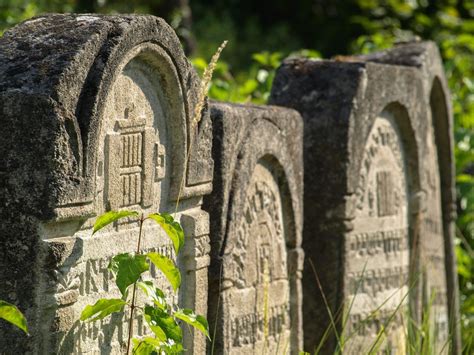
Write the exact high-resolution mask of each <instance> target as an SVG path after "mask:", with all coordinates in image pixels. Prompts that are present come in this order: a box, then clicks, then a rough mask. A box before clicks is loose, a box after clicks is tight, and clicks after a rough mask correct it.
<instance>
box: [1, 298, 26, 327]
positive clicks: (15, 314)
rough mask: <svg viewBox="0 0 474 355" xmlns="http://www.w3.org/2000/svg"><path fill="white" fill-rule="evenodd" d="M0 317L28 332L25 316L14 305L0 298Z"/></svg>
mask: <svg viewBox="0 0 474 355" xmlns="http://www.w3.org/2000/svg"><path fill="white" fill-rule="evenodd" d="M0 318H3V319H5V320H6V321H7V322H10V323H11V324H13V325H15V326H17V327H18V328H20V329H21V330H23V331H24V332H25V333H26V334H28V326H27V324H26V318H25V316H24V315H23V313H21V312H20V310H19V309H18V308H16V306H14V305H12V304H10V303H8V302H5V301H1V300H0Z"/></svg>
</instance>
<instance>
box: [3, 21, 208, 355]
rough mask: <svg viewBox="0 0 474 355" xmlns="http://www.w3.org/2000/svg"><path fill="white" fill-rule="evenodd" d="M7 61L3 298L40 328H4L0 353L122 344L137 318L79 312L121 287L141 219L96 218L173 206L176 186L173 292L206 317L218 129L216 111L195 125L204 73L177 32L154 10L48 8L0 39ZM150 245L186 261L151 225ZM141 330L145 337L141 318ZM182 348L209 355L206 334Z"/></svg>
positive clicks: (146, 244)
mask: <svg viewBox="0 0 474 355" xmlns="http://www.w3.org/2000/svg"><path fill="white" fill-rule="evenodd" d="M0 68H1V69H0V123H1V126H2V137H1V139H0V186H1V189H0V219H1V220H2V223H0V235H1V238H0V251H1V254H0V270H2V272H1V274H0V284H1V285H2V287H1V288H0V299H4V300H8V301H10V302H12V303H14V304H16V305H18V307H19V308H20V309H21V310H22V311H24V313H25V315H26V317H27V319H28V323H29V328H30V332H31V336H30V337H28V338H27V337H25V336H24V335H22V334H21V333H20V332H18V331H16V330H14V329H12V327H11V326H9V325H7V324H5V323H2V324H1V325H0V334H1V336H0V352H2V353H8V354H12V353H21V354H23V353H34V354H50V353H66V354H70V353H102V354H107V353H118V352H120V350H121V349H123V346H124V343H125V341H126V336H127V334H128V332H127V329H126V326H125V323H124V321H126V320H127V316H123V317H122V316H120V315H114V316H112V317H111V318H107V319H104V320H103V321H101V322H95V323H81V322H80V321H79V315H80V312H81V311H82V309H83V307H84V306H85V305H86V304H91V303H94V302H95V301H96V300H97V299H98V298H103V297H114V296H117V295H118V294H119V293H118V289H117V288H116V287H115V283H114V280H112V279H111V274H110V272H109V271H108V270H107V265H108V262H109V260H110V258H111V257H112V256H114V255H116V254H118V253H121V252H127V251H128V252H132V251H134V250H135V248H136V241H137V235H138V228H137V227H138V225H137V223H136V222H134V221H133V220H126V221H122V222H120V223H116V224H114V225H113V226H110V227H107V229H105V230H103V231H101V232H99V233H97V234H96V235H94V236H93V237H92V236H91V228H92V225H93V222H94V221H95V218H96V216H97V215H99V214H102V213H103V212H105V211H107V210H109V209H132V210H136V211H139V212H143V213H149V212H155V211H159V212H175V205H176V200H177V199H178V195H180V196H181V199H180V204H179V206H178V207H177V210H176V218H177V219H178V220H180V221H181V223H182V225H183V228H184V230H185V234H186V238H187V243H186V245H185V250H184V252H183V253H182V255H181V256H180V258H179V260H178V264H179V266H180V268H181V269H182V272H183V275H184V277H183V286H182V288H181V291H180V294H179V296H178V297H176V298H175V299H172V300H174V301H175V302H178V303H180V304H181V305H182V306H186V307H190V308H193V309H195V310H196V312H197V313H200V314H206V313H207V275H208V272H207V266H208V264H209V260H210V259H209V251H210V246H209V218H208V215H207V213H206V212H205V211H203V210H202V209H201V203H202V196H203V195H205V194H207V193H209V192H210V191H211V189H212V170H213V161H212V157H211V147H212V141H211V135H212V130H211V128H212V127H211V122H210V117H209V114H208V113H207V112H204V113H203V117H202V119H201V121H200V122H199V124H198V126H197V127H195V125H193V123H192V120H193V117H191V116H192V114H193V112H194V106H195V104H196V100H197V91H198V88H199V79H198V77H197V75H196V73H195V72H194V70H193V69H192V67H191V65H190V63H189V62H188V60H187V59H186V58H185V56H184V53H183V51H182V48H181V45H180V43H179V40H178V39H177V36H176V34H175V33H174V31H173V30H172V29H171V27H170V26H168V25H167V24H166V23H165V22H164V21H163V20H162V19H159V18H156V17H153V16H137V15H130V16H101V15H95V14H85V15H54V14H53V15H46V16H40V17H36V18H33V19H31V20H28V21H26V22H23V23H22V24H20V25H18V26H16V27H14V28H13V29H11V30H9V31H7V32H6V33H5V34H4V36H3V37H1V38H0ZM190 146H191V148H189V147H190ZM188 150H189V152H190V156H189V158H188V159H187V157H186V155H187V151H188ZM181 186H182V188H181ZM142 245H143V250H144V251H147V250H154V251H161V252H162V253H164V254H167V255H169V256H171V257H175V256H174V254H173V251H172V247H171V244H170V241H169V240H168V239H167V237H166V236H165V234H164V232H163V231H162V230H161V229H160V228H159V227H158V226H157V225H156V226H155V225H153V224H152V223H150V224H145V227H144V236H143V244H142ZM149 277H150V278H153V279H155V280H156V282H157V284H158V285H160V286H161V287H163V288H165V289H169V286H168V285H167V283H166V282H165V278H164V277H163V276H162V275H160V274H159V273H158V272H155V271H154V270H152V271H151V272H150V275H149ZM134 327H135V332H134V333H135V334H137V335H140V334H143V331H144V324H143V319H140V318H137V319H136V321H135V325H134ZM184 345H185V347H186V348H187V349H189V350H190V351H193V352H194V353H204V352H205V346H206V344H205V339H204V337H203V336H201V335H199V334H197V335H195V336H193V334H192V332H191V333H189V332H188V334H187V335H186V339H185V343H184Z"/></svg>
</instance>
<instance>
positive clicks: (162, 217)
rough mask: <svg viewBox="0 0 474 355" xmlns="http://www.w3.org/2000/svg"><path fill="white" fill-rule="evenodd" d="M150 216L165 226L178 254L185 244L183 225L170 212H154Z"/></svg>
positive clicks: (164, 228)
mask: <svg viewBox="0 0 474 355" xmlns="http://www.w3.org/2000/svg"><path fill="white" fill-rule="evenodd" d="M148 217H149V218H151V219H152V220H154V221H155V222H156V223H158V224H159V225H160V226H161V228H163V230H164V231H165V232H166V234H167V235H168V237H169V238H170V239H171V241H172V242H173V247H174V251H175V253H176V254H178V253H179V251H180V250H181V247H182V246H183V245H184V232H183V228H181V225H180V224H179V223H178V222H176V221H175V220H174V218H173V216H171V215H170V214H168V213H152V214H150V215H149V216H148Z"/></svg>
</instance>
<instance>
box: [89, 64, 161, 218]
mask: <svg viewBox="0 0 474 355" xmlns="http://www.w3.org/2000/svg"><path fill="white" fill-rule="evenodd" d="M148 70H149V69H148V68H147V67H146V65H145V64H144V63H141V62H140V61H139V60H134V61H132V62H130V63H129V64H128V65H127V66H126V67H125V68H124V70H123V71H122V74H121V75H120V76H119V77H118V78H117V80H116V82H115V84H114V85H113V87H112V89H111V92H110V94H109V99H108V101H107V104H106V108H105V113H104V116H105V118H106V120H105V122H104V127H103V129H102V130H103V132H104V137H103V142H104V146H103V148H102V150H101V157H102V158H101V159H100V160H99V164H98V171H97V175H98V183H97V186H99V191H98V194H99V195H101V194H102V195H103V201H104V202H105V206H107V207H108V208H110V209H119V208H130V207H133V206H135V207H142V208H148V207H151V206H154V207H157V205H159V203H160V199H161V197H162V196H161V193H160V191H161V190H163V187H164V186H162V184H163V183H164V184H165V185H167V184H168V181H164V180H165V178H166V177H167V176H166V174H165V172H166V164H167V161H166V145H167V139H166V137H167V127H166V124H165V112H164V107H163V105H162V104H161V102H160V97H159V86H158V85H156V83H154V82H152V81H151V79H150V78H151V76H150V75H147V73H148ZM99 200H100V199H99Z"/></svg>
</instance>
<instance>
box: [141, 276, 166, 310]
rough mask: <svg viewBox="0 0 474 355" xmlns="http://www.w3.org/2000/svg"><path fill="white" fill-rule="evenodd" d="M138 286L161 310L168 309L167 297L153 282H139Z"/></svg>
mask: <svg viewBox="0 0 474 355" xmlns="http://www.w3.org/2000/svg"><path fill="white" fill-rule="evenodd" d="M137 286H138V287H140V289H141V290H142V291H143V292H144V293H145V294H146V295H147V296H148V297H149V298H150V299H151V300H152V301H153V303H154V304H155V305H156V306H157V307H160V308H161V309H166V297H165V294H164V293H163V291H161V290H160V289H159V288H157V287H155V285H153V282H151V281H143V282H137Z"/></svg>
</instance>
